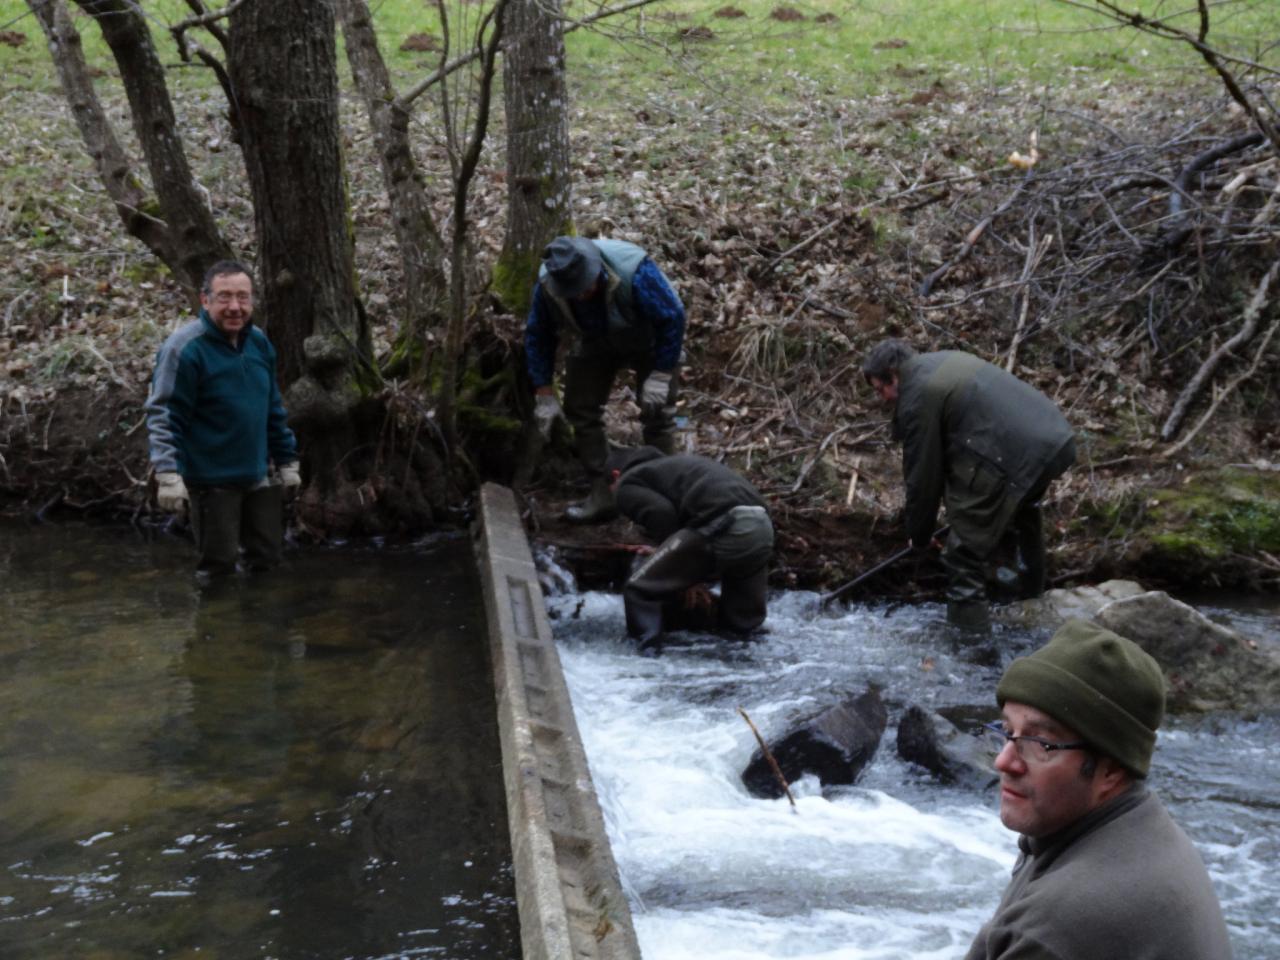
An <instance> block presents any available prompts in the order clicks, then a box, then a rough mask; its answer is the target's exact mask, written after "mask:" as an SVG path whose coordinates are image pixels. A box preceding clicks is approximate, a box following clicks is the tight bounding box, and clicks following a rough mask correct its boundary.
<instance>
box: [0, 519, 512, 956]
mask: <svg viewBox="0 0 1280 960" xmlns="http://www.w3.org/2000/svg"><path fill="white" fill-rule="evenodd" d="M191 562H192V554H191V553H190V548H189V546H188V545H186V544H184V543H181V542H178V541H175V540H172V539H170V538H159V539H157V540H155V541H153V542H148V541H147V540H145V539H143V538H141V537H140V536H139V535H136V534H134V533H132V532H130V531H119V530H101V529H88V528H84V527H76V528H53V529H50V528H37V529H31V528H14V527H3V528H0V717H2V718H3V721H2V722H0V956H2V957H4V958H6V960H19V958H37V957H38V958H48V957H55V956H56V957H85V958H90V957H91V958H94V960H113V958H125V957H140V956H160V955H164V956H169V957H173V956H179V957H197V956H198V957H201V958H211V957H218V958H223V957H250V956H252V957H281V958H293V957H299V958H301V957H317V958H319V957H324V958H330V957H333V958H337V957H352V958H374V957H418V956H441V957H449V958H468V957H485V958H490V957H516V956H518V955H519V931H518V923H517V920H516V916H515V905H514V893H513V887H512V881H511V865H510V850H509V847H508V843H507V830H506V812H505V808H504V802H503V796H502V779H501V760H500V756H499V749H498V743H497V732H496V722H495V719H494V709H493V690H492V684H491V680H490V678H489V672H488V668H487V659H486V656H487V655H486V650H485V639H484V626H483V610H482V608H481V606H480V600H479V595H478V584H477V580H476V576H475V572H474V564H473V560H472V557H471V553H470V549H469V547H468V545H467V544H466V543H465V541H459V542H454V543H446V544H439V545H436V546H434V547H432V548H431V549H429V550H422V551H415V552H409V551H397V552H392V551H379V552H373V551H364V552H359V551H355V550H337V551H333V550H331V551H323V552H322V551H302V552H294V553H292V554H290V556H289V561H288V566H287V568H286V569H284V570H282V571H279V572H277V573H273V574H271V575H269V576H266V577H262V578H259V579H256V580H254V581H245V580H238V581H236V582H233V583H228V584H225V585H222V586H221V587H220V588H219V589H216V590H208V589H206V590H203V591H202V590H199V589H198V588H197V587H196V585H195V583H194V579H193V577H192V575H191V572H190V571H191Z"/></svg>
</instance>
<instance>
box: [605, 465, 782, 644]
mask: <svg viewBox="0 0 1280 960" xmlns="http://www.w3.org/2000/svg"><path fill="white" fill-rule="evenodd" d="M607 470H608V472H609V476H610V478H611V479H612V482H613V487H614V493H615V495H616V498H617V505H618V512H619V513H621V514H622V515H623V516H625V517H627V518H628V519H629V520H631V521H633V522H634V523H637V524H639V525H640V526H641V527H643V528H644V531H645V533H646V534H648V536H650V537H651V538H653V539H654V540H657V541H660V544H659V546H658V547H657V549H655V550H654V551H653V552H652V553H651V554H649V555H648V556H647V557H645V558H644V559H643V560H642V561H641V562H640V563H639V564H638V565H637V566H636V568H635V569H634V570H633V571H632V572H631V576H630V577H629V578H628V579H627V583H626V586H625V587H624V588H623V593H622V596H623V601H624V603H625V604H626V613H627V634H628V635H629V636H631V637H634V638H635V639H636V640H637V641H639V645H640V650H641V652H642V653H651V654H652V653H658V652H660V651H661V644H662V629H663V605H664V603H671V602H672V601H676V600H679V599H681V598H682V596H683V594H684V593H685V591H686V590H688V589H689V588H691V587H693V588H697V587H698V586H699V585H701V584H703V583H706V582H707V581H711V580H719V581H720V605H719V610H718V614H717V622H718V624H719V626H720V627H722V628H725V629H727V630H730V631H733V632H735V633H742V634H746V633H749V632H750V631H752V630H755V629H756V628H757V627H759V626H760V624H762V623H764V618H765V614H766V602H765V593H766V590H767V588H768V564H769V554H770V553H771V552H772V550H773V524H772V523H771V522H770V520H769V513H768V511H767V510H766V509H765V506H764V500H763V499H762V498H761V497H760V494H759V493H757V492H756V489H755V487H753V486H752V485H751V484H750V483H748V482H747V481H746V480H744V479H743V478H742V477H740V476H739V475H738V474H736V473H734V472H733V471H732V470H730V469H729V468H728V467H726V466H724V465H723V464H720V463H717V462H716V461H714V460H708V459H707V458H706V457H700V456H697V455H695V454H676V455H674V456H666V455H664V454H663V453H662V451H660V450H658V449H657V448H656V447H639V448H637V449H625V450H618V451H615V452H614V453H613V454H611V455H610V457H609V462H608V465H607Z"/></svg>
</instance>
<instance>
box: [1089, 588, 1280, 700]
mask: <svg viewBox="0 0 1280 960" xmlns="http://www.w3.org/2000/svg"><path fill="white" fill-rule="evenodd" d="M1093 619H1094V622H1096V623H1097V624H1098V625H1099V626H1103V627H1106V628H1107V629H1108V630H1111V631H1113V632H1114V633H1118V634H1120V636H1122V637H1128V638H1129V639H1130V640H1132V641H1133V642H1134V643H1137V644H1138V645H1139V646H1141V647H1142V648H1143V649H1144V650H1146V651H1147V653H1149V654H1151V656H1153V657H1154V658H1155V659H1156V662H1157V663H1159V664H1160V666H1161V668H1162V669H1163V670H1164V674H1165V678H1166V680H1167V682H1168V704H1167V709H1168V710H1169V711H1170V712H1173V713H1176V712H1180V711H1190V710H1261V709H1275V708H1276V707H1277V706H1280V658H1277V657H1276V655H1275V654H1274V653H1273V652H1271V651H1269V650H1259V649H1257V643H1256V642H1255V641H1253V640H1250V639H1249V638H1247V637H1245V636H1244V635H1242V634H1240V633H1237V632H1236V631H1234V630H1231V629H1228V628H1227V627H1224V626H1221V625H1220V624H1217V623H1214V622H1213V621H1212V620H1210V619H1209V618H1208V617H1206V616H1205V615H1204V614H1202V613H1200V612H1199V611H1198V610H1196V609H1195V608H1194V607H1191V606H1188V605H1187V604H1185V603H1182V602H1181V601H1180V600H1175V599H1174V598H1173V597H1171V596H1169V595H1168V594H1167V593H1164V592H1163V591H1159V590H1152V591H1149V592H1147V593H1142V594H1139V595H1137V596H1133V597H1126V598H1125V599H1122V600H1115V601H1113V602H1111V603H1109V604H1107V605H1106V606H1104V607H1103V608H1102V609H1101V610H1100V611H1098V614H1097V616H1095V617H1094V618H1093Z"/></svg>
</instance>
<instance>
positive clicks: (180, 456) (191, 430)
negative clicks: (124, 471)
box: [146, 310, 298, 486]
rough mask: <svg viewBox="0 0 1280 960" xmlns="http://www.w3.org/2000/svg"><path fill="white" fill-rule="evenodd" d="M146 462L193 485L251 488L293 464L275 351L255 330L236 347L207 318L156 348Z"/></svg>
mask: <svg viewBox="0 0 1280 960" xmlns="http://www.w3.org/2000/svg"><path fill="white" fill-rule="evenodd" d="M146 414H147V430H148V432H149V434H150V438H151V449H150V452H151V463H152V465H153V466H154V467H155V470H156V472H157V473H180V474H182V477H183V479H185V480H186V482H187V483H188V484H194V485H197V486H223V485H251V484H254V483H257V482H258V481H260V480H262V479H263V477H265V476H266V475H267V464H268V457H270V459H271V460H272V461H274V462H275V464H276V465H277V466H281V465H283V464H286V463H292V462H294V461H295V460H297V459H298V444H297V441H296V440H295V439H294V436H293V431H292V430H290V429H289V427H288V424H287V423H286V422H285V410H284V404H283V402H282V401H281V399H280V388H279V387H278V385H277V383H276V352H275V348H274V347H272V346H271V341H270V340H268V339H267V337H266V334H264V333H263V332H262V331H261V330H259V329H258V328H257V327H255V326H253V324H252V323H250V324H248V325H247V326H246V327H245V328H244V330H243V331H242V332H241V334H240V337H239V340H238V343H236V344H232V342H231V341H230V340H228V339H227V338H226V336H224V335H223V333H222V332H221V331H220V330H218V328H217V327H215V326H214V325H213V321H212V320H211V319H210V318H209V315H208V313H206V312H205V311H204V310H201V311H200V316H199V317H198V318H197V319H195V320H192V321H191V322H190V323H187V324H184V325H183V326H182V327H180V328H179V329H178V330H177V331H175V332H174V333H173V334H172V335H171V336H170V337H169V338H168V339H167V340H165V342H164V343H163V344H162V345H161V347H160V353H159V354H158V356H157V357H156V367H155V372H154V373H153V374H152V378H151V395H150V396H149V397H148V398H147V405H146Z"/></svg>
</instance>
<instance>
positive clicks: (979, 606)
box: [947, 600, 991, 635]
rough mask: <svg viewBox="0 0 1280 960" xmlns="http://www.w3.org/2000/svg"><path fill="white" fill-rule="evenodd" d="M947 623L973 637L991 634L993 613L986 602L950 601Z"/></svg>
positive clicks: (948, 603)
mask: <svg viewBox="0 0 1280 960" xmlns="http://www.w3.org/2000/svg"><path fill="white" fill-rule="evenodd" d="M947 623H948V625H950V626H952V627H954V628H955V629H957V630H959V631H961V632H963V633H967V634H973V635H979V634H985V633H990V632H991V613H990V611H989V610H988V609H987V602H986V601H985V600H948V601H947Z"/></svg>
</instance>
